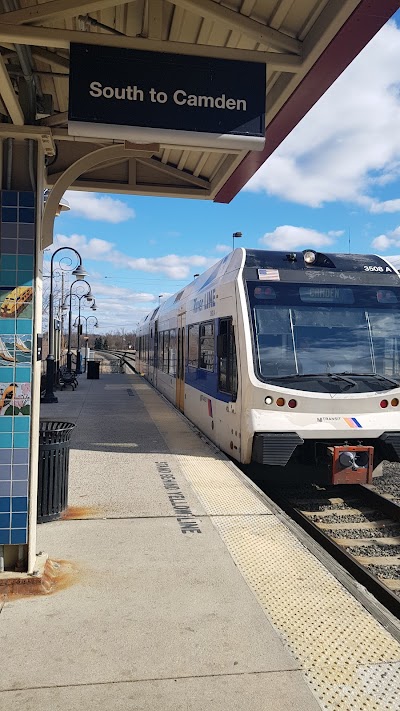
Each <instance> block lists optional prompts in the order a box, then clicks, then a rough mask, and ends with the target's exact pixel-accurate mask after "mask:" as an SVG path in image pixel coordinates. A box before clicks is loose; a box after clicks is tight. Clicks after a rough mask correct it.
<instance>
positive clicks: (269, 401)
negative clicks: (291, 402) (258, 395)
mask: <svg viewBox="0 0 400 711" xmlns="http://www.w3.org/2000/svg"><path fill="white" fill-rule="evenodd" d="M264 402H265V404H266V405H272V403H273V402H274V399H273V398H272V397H271V395H267V397H266V398H265V400H264Z"/></svg>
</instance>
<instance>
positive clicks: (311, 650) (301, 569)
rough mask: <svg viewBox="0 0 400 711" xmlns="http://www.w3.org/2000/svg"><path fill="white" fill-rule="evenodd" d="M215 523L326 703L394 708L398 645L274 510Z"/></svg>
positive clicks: (397, 704) (399, 672) (398, 700)
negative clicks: (275, 515) (265, 514)
mask: <svg viewBox="0 0 400 711" xmlns="http://www.w3.org/2000/svg"><path fill="white" fill-rule="evenodd" d="M213 522H214V524H215V525H216V527H217V529H218V530H219V532H220V534H221V536H222V538H223V540H224V541H225V544H226V546H227V547H228V549H229V551H230V553H231V555H232V557H233V558H234V560H235V562H236V564H237V566H238V568H239V569H240V570H241V572H242V574H243V575H244V577H245V579H246V580H247V582H248V584H249V585H250V587H251V589H252V590H253V592H254V593H255V595H256V597H257V599H258V600H259V602H260V603H261V605H262V607H263V608H264V610H265V612H266V614H267V615H268V617H269V618H270V620H271V622H272V623H273V624H274V625H275V627H277V628H278V629H279V631H280V633H281V634H282V636H283V637H284V638H285V640H286V642H287V644H288V645H289V647H290V649H291V651H292V652H293V654H294V655H295V656H296V658H297V659H298V660H299V662H300V663H301V666H302V667H303V669H304V670H305V672H306V676H307V679H308V681H309V683H310V685H311V687H312V688H313V691H314V693H315V694H316V695H317V697H318V698H319V699H320V701H322V702H323V704H324V706H325V708H327V709H335V710H336V709H340V710H343V711H345V710H346V711H347V710H348V709H352V710H353V709H357V710H361V709H362V710H364V709H369V710H370V709H371V710H372V709H373V710H375V709H376V710H377V711H378V710H379V711H383V710H385V711H398V709H399V708H400V693H399V688H400V645H399V644H398V643H397V642H396V641H395V640H394V639H393V638H392V637H391V636H390V634H389V633H388V632H386V630H385V629H384V628H383V627H382V626H381V625H380V624H379V623H378V622H376V620H374V619H373V617H372V616H371V615H370V614H369V613H368V612H367V611H366V610H365V609H364V608H363V607H362V606H361V605H360V604H359V603H358V602H357V601H356V600H355V599H354V598H353V597H352V596H351V595H350V594H349V593H348V592H347V591H346V590H345V589H344V588H343V587H342V585H341V584H340V583H339V582H338V581H337V580H335V578H334V577H333V576H332V575H331V574H330V573H328V572H327V571H326V569H325V568H324V567H323V566H322V565H321V564H320V563H319V562H318V561H316V559H315V558H314V557H313V556H312V555H311V553H310V552H309V551H308V550H306V549H305V548H304V547H303V546H302V544H301V543H300V542H299V541H298V540H297V539H296V538H295V537H294V536H293V534H292V533H291V532H290V531H289V530H288V529H287V528H286V527H285V526H284V525H283V524H282V523H281V522H280V521H278V520H277V519H276V518H275V517H274V516H246V517H244V516H237V517H223V516H216V517H214V518H213ZM369 670H370V671H371V675H369Z"/></svg>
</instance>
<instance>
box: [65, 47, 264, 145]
mask: <svg viewBox="0 0 400 711" xmlns="http://www.w3.org/2000/svg"><path fill="white" fill-rule="evenodd" d="M70 65H71V66H70V103H69V121H72V122H74V121H75V122H88V123H102V124H113V125H120V126H121V125H122V126H139V127H148V128H162V129H170V130H181V131H197V132H203V133H204V132H208V133H217V134H222V133H223V134H229V133H231V134H233V135H242V136H264V130H265V65H262V64H254V63H249V62H241V61H231V60H226V59H212V58H210V57H193V56H186V55H174V54H167V53H157V52H147V51H142V50H129V49H117V48H115V47H99V46H95V45H93V46H91V45H81V44H74V45H71V59H70Z"/></svg>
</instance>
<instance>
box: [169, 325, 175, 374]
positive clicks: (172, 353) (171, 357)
mask: <svg viewBox="0 0 400 711" xmlns="http://www.w3.org/2000/svg"><path fill="white" fill-rule="evenodd" d="M168 373H169V374H170V375H173V376H174V377H175V375H176V330H175V329H174V328H171V330H170V332H169V366H168Z"/></svg>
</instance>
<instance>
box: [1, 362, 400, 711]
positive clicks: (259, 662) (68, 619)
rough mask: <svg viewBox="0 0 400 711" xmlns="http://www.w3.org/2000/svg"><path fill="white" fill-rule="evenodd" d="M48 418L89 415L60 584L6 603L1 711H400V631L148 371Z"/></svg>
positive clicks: (83, 395)
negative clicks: (312, 547) (356, 593)
mask: <svg viewBox="0 0 400 711" xmlns="http://www.w3.org/2000/svg"><path fill="white" fill-rule="evenodd" d="M42 414H43V416H45V417H54V418H56V419H60V420H62V419H66V420H69V421H73V422H76V428H75V430H74V434H73V439H72V449H71V457H70V488H69V504H70V509H69V512H68V515H67V517H66V519H65V520H60V521H56V522H53V523H46V524H42V525H40V526H39V529H38V544H39V548H38V551H45V552H46V553H47V554H48V556H49V558H50V559H51V560H52V561H53V570H54V576H55V580H56V579H57V576H59V579H58V581H56V582H58V583H59V584H58V585H57V584H55V588H54V592H53V594H48V595H42V596H37V597H36V596H35V597H30V598H21V599H11V598H6V597H5V599H4V600H3V605H2V604H0V611H1V614H0V638H1V640H2V641H1V647H0V670H1V672H0V708H1V709H3V708H4V709H5V708H13V710H14V711H22V710H24V711H33V709H35V711H36V709H38V708H49V709H51V710H52V711H64V710H66V709H68V711H71V709H72V710H73V711H75V710H77V709H85V711H106V710H107V711H110V710H112V711H122V710H124V711H125V710H128V711H131V710H134V711H139V710H140V711H150V710H151V711H153V710H154V709H162V710H163V711H210V710H215V711H243V710H244V709H245V710H246V711H260V709H262V710H264V709H265V710H266V711H269V710H271V711H289V709H294V708H295V709H297V710H298V711H316V710H317V709H329V710H330V709H332V710H333V709H335V710H336V709H341V710H347V709H348V710H350V709H357V710H358V709H374V710H377V711H380V710H385V711H395V709H398V708H399V697H398V689H399V687H400V684H399V680H400V645H399V643H398V642H397V641H396V640H395V639H394V638H393V637H392V636H391V634H390V633H389V632H388V631H387V630H386V629H384V627H383V626H382V625H381V624H380V623H379V622H377V621H376V620H375V619H374V618H373V616H372V615H371V614H370V613H369V612H367V611H366V610H365V609H364V608H363V607H362V606H361V605H360V603H359V602H357V601H356V600H355V599H354V598H353V597H352V595H351V594H350V593H349V592H348V591H347V590H346V589H344V587H343V586H342V585H341V584H340V583H339V582H338V581H337V580H336V579H335V578H334V577H333V575H332V574H331V573H329V572H328V571H327V570H326V569H325V568H324V566H323V565H322V564H321V563H320V562H319V561H318V560H317V559H316V558H315V557H314V556H313V555H312V554H311V553H310V552H309V551H308V550H307V549H306V548H305V547H304V546H303V545H302V544H301V543H300V542H299V541H298V540H297V539H296V537H295V536H294V535H293V533H291V532H290V531H289V530H288V529H287V527H286V526H285V525H284V523H283V522H282V521H281V520H279V518H277V517H276V516H275V515H274V514H273V513H272V510H271V509H269V508H268V506H267V503H266V501H265V500H264V499H263V496H262V495H261V494H259V492H258V491H257V489H256V488H255V487H254V486H252V484H251V483H249V482H248V480H247V479H246V477H245V476H244V475H243V474H241V472H240V471H239V470H238V469H237V468H236V467H235V466H234V465H233V464H232V463H231V462H230V461H229V460H228V459H227V458H226V457H225V456H224V455H223V454H221V453H220V452H218V451H217V450H216V449H215V448H214V447H213V446H212V445H210V443H209V442H208V441H207V440H206V439H205V438H202V437H201V436H200V435H199V434H198V432H197V431H196V430H195V428H193V427H192V426H191V425H190V424H189V423H188V422H187V420H186V419H185V418H184V417H183V416H181V415H180V414H179V413H178V412H177V411H175V410H174V409H173V408H172V407H171V406H170V405H169V404H168V403H167V402H166V401H165V400H164V399H163V398H161V397H160V396H159V395H158V394H157V393H156V391H155V390H154V389H153V388H152V387H150V386H149V385H148V384H147V383H146V381H145V380H144V379H143V378H141V377H139V376H137V375H135V374H129V375H128V374H119V373H107V374H104V373H102V374H101V376H100V379H99V380H86V379H85V378H84V376H81V378H80V381H79V387H78V388H77V390H76V391H75V392H72V391H70V390H66V391H63V392H62V393H60V394H59V402H58V404H54V405H46V406H43V412H42ZM57 571H59V573H58V572H57Z"/></svg>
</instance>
